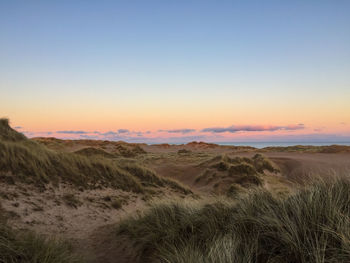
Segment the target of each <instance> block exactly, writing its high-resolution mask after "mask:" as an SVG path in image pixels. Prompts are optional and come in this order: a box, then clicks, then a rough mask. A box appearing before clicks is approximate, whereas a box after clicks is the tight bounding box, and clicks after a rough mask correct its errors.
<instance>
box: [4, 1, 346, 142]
mask: <svg viewBox="0 0 350 263" xmlns="http://www.w3.org/2000/svg"><path fill="white" fill-rule="evenodd" d="M349 13H350V1H164V0H163V1H1V2H0V33H1V34H0V76H1V78H0V90H1V93H2V94H4V95H2V96H1V98H0V104H1V105H0V112H1V113H2V114H3V115H4V116H6V117H9V118H10V119H11V120H12V122H13V123H14V124H15V125H19V126H24V127H25V128H26V129H28V130H30V131H33V132H35V131H39V130H41V131H43V130H49V131H55V130H72V129H73V130H90V131H92V130H105V131H107V130H117V129H130V130H143V131H146V130H155V131H158V130H176V129H189V130H203V129H206V128H213V127H214V128H215V127H219V128H220V127H223V128H225V127H231V126H235V125H238V126H242V125H274V126H287V125H297V124H299V123H302V124H304V125H305V127H306V129H309V130H306V131H305V133H307V134H310V133H311V132H314V131H316V130H319V131H320V132H324V133H326V134H336V135H342V136H345V135H349V126H347V125H340V123H346V124H347V123H350V106H349V103H348V101H349V99H350V77H349V76H350V15H349ZM299 132H300V131H299ZM318 133H319V132H318ZM197 135H198V134H197ZM228 135H229V134H228ZM194 136H195V135H194ZM198 136H199V135H198ZM242 136H244V134H242ZM262 136H263V134H262ZM262 138H263V137H262Z"/></svg>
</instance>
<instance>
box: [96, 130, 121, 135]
mask: <svg viewBox="0 0 350 263" xmlns="http://www.w3.org/2000/svg"><path fill="white" fill-rule="evenodd" d="M100 134H101V135H103V136H118V133H117V132H114V131H108V132H104V133H100Z"/></svg>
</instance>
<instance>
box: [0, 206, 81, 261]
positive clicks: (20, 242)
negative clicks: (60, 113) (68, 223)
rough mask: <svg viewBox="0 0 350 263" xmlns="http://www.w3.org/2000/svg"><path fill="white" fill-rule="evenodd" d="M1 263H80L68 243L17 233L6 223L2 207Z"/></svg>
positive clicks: (28, 233) (0, 216) (0, 225)
mask: <svg viewBox="0 0 350 263" xmlns="http://www.w3.org/2000/svg"><path fill="white" fill-rule="evenodd" d="M0 262H3V263H23V262H26V263H39V262H40V263H78V262H81V259H80V258H79V257H77V256H76V255H74V254H73V252H72V248H71V246H70V244H69V243H67V242H66V241H58V240H54V239H52V238H47V237H44V236H40V235H37V234H35V233H33V232H29V231H24V232H23V231H16V230H13V229H12V228H10V227H9V226H8V225H7V223H6V216H5V211H3V210H2V209H1V207H0Z"/></svg>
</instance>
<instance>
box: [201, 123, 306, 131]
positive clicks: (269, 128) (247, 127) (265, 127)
mask: <svg viewBox="0 0 350 263" xmlns="http://www.w3.org/2000/svg"><path fill="white" fill-rule="evenodd" d="M302 129H305V126H304V124H302V123H300V124H297V125H286V126H275V125H232V126H230V127H212V128H205V129H202V130H201V131H202V132H211V133H223V132H229V133H235V132H241V131H247V132H262V131H280V130H286V131H294V130H302Z"/></svg>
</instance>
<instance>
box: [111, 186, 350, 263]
mask: <svg viewBox="0 0 350 263" xmlns="http://www.w3.org/2000/svg"><path fill="white" fill-rule="evenodd" d="M236 190H237V189H236V187H235V189H234V191H236ZM118 234H119V237H123V238H125V237H128V238H129V240H130V241H131V242H133V244H134V248H135V253H136V255H137V256H138V258H139V260H140V262H172V263H180V262H181V263H184V262H187V263H192V262H193V263H197V262H198V263H199V262H221V263H226V262H227V263H229V262H247V263H248V262H258V263H260V262H261V263H267V262H275V263H279V262H281V263H282V262H283V263H284V262H286V263H294V262H301V263H307V262H317V263H321V262H322V263H325V262H349V261H350V181H349V180H348V179H339V180H337V181H334V182H323V183H317V184H315V185H312V186H311V187H309V188H308V189H305V190H302V191H301V192H299V193H297V194H295V195H292V196H289V197H287V198H285V199H279V198H276V197H273V196H272V195H271V194H270V193H269V192H266V191H261V190H257V191H254V192H251V193H250V194H249V195H246V196H244V197H241V198H240V199H238V200H237V201H235V202H232V201H231V202H230V201H223V200H218V201H214V202H203V203H198V202H195V203H187V204H184V203H179V202H171V203H165V204H159V205H155V206H153V207H152V208H151V209H150V210H149V211H148V212H146V213H145V214H143V215H139V216H138V217H134V218H129V219H127V220H125V221H124V222H123V223H122V224H121V225H120V227H119V228H118ZM119 237H118V238H119Z"/></svg>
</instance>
